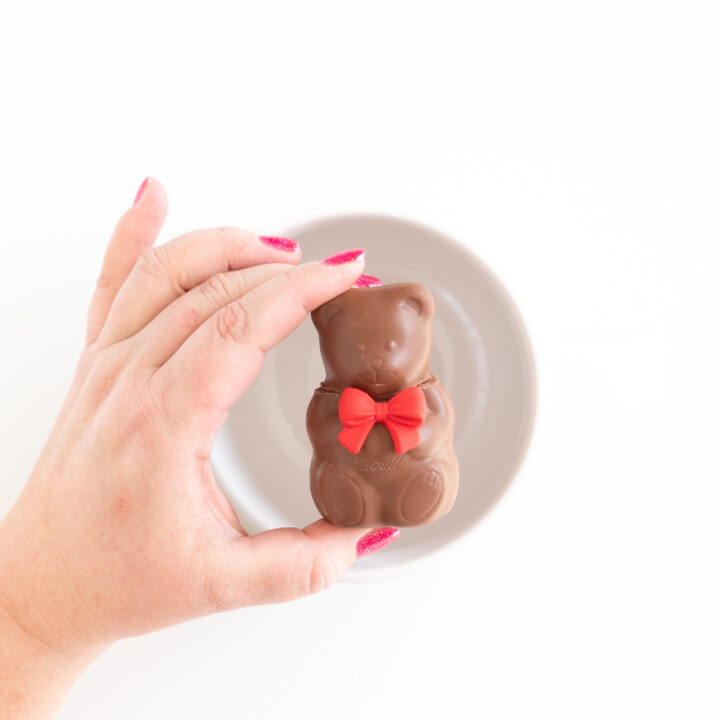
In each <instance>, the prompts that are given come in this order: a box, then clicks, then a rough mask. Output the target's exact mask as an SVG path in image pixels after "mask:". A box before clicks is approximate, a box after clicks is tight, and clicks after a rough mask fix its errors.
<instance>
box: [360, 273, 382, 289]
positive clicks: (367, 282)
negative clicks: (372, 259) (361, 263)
mask: <svg viewBox="0 0 720 720" xmlns="http://www.w3.org/2000/svg"><path fill="white" fill-rule="evenodd" d="M381 285H382V280H380V278H376V277H373V276H372V275H361V276H360V277H359V278H358V279H357V280H356V281H355V284H354V285H353V287H360V288H363V287H380V286H381Z"/></svg>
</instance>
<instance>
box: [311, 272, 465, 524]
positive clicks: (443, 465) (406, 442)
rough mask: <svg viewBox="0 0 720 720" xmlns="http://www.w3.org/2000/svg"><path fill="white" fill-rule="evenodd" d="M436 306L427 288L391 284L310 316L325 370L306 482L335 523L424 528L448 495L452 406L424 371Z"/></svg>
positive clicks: (453, 464)
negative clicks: (317, 337)
mask: <svg viewBox="0 0 720 720" xmlns="http://www.w3.org/2000/svg"><path fill="white" fill-rule="evenodd" d="M433 311H434V303H433V299H432V296H431V295H430V293H429V292H428V290H427V289H426V288H424V287H423V286H422V285H418V284H417V283H397V284H394V285H386V286H382V287H355V288H352V289H351V290H348V291H347V292H346V293H343V294H342V295H340V296H338V297H337V298H335V299H334V300H331V301H330V302H327V303H325V304H324V305H321V306H320V307H319V308H317V309H316V310H315V311H314V312H313V313H312V320H313V323H314V324H315V327H316V328H317V330H318V333H319V336H320V351H321V354H322V358H323V362H324V364H325V371H326V375H327V376H326V378H325V380H324V381H323V382H322V383H321V385H320V387H319V388H317V389H316V390H315V392H314V394H313V397H312V400H311V401H310V405H309V406H308V410H307V431H308V435H309V436H310V442H311V443H312V446H313V451H314V452H313V459H312V464H311V466H310V489H311V492H312V496H313V499H314V500H315V504H316V505H317V507H318V509H319V510H320V512H321V513H322V515H323V516H324V517H325V518H327V519H328V520H330V522H332V523H334V524H335V525H341V526H346V527H355V526H356V527H374V526H379V525H394V526H396V527H404V526H412V525H424V524H426V523H429V522H431V521H433V520H435V519H437V518H439V517H440V516H442V515H444V514H445V513H446V512H448V510H450V508H451V507H452V505H453V502H454V501H455V496H456V494H457V486H458V474H459V472H458V462H457V458H456V456H455V450H454V449H453V443H452V435H453V428H454V424H455V417H454V411H453V407H452V403H451V402H450V398H449V397H448V394H447V392H446V391H445V389H444V388H443V387H442V385H440V384H439V382H438V380H437V378H436V377H435V376H434V375H432V374H431V373H430V370H429V362H430V354H431V351H432V317H433Z"/></svg>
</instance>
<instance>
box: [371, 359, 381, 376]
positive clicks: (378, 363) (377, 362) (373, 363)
mask: <svg viewBox="0 0 720 720" xmlns="http://www.w3.org/2000/svg"><path fill="white" fill-rule="evenodd" d="M382 366H383V359H382V358H381V357H374V358H371V359H370V367H371V368H372V369H373V370H374V371H375V374H377V373H379V372H380V368H382Z"/></svg>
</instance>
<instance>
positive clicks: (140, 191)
mask: <svg viewBox="0 0 720 720" xmlns="http://www.w3.org/2000/svg"><path fill="white" fill-rule="evenodd" d="M150 181H151V178H149V177H146V178H145V179H144V180H143V181H142V184H141V185H140V187H139V188H138V191H137V193H136V195H135V200H133V205H137V204H138V203H139V202H140V198H141V197H142V196H143V194H144V193H145V189H146V188H147V186H148V185H149V184H150Z"/></svg>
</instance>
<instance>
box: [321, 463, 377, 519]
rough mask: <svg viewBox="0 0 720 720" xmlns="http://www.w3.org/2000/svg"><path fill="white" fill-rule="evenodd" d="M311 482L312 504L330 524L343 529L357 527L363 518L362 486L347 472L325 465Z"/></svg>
mask: <svg viewBox="0 0 720 720" xmlns="http://www.w3.org/2000/svg"><path fill="white" fill-rule="evenodd" d="M312 480H313V482H311V490H312V495H313V499H314V500H315V504H316V505H317V506H318V509H319V510H320V512H321V513H322V514H323V515H324V516H325V517H326V518H327V519H328V520H329V521H330V522H331V523H333V524H335V525H339V526H342V527H353V526H355V525H358V524H360V522H361V521H362V519H363V516H364V515H365V500H364V498H363V493H362V489H361V488H362V483H361V482H360V478H358V476H357V475H356V474H355V473H354V472H353V471H352V470H351V469H350V468H348V467H344V466H342V465H337V464H335V463H324V464H323V465H322V466H321V467H319V468H318V469H317V473H314V474H313V477H312Z"/></svg>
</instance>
